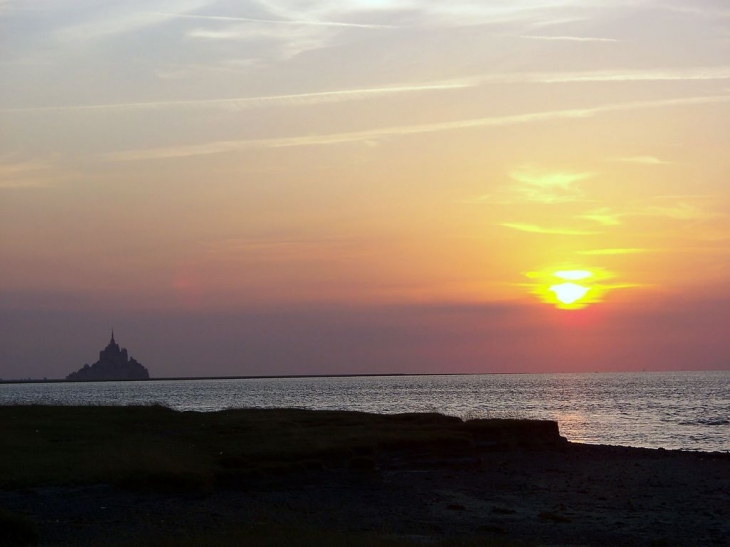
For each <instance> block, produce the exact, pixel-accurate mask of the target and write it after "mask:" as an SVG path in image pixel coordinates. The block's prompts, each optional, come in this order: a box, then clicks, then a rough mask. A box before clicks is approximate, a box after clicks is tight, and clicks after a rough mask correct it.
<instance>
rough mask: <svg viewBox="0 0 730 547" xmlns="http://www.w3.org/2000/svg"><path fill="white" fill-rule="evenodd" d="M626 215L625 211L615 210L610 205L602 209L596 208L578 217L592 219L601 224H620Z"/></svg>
mask: <svg viewBox="0 0 730 547" xmlns="http://www.w3.org/2000/svg"><path fill="white" fill-rule="evenodd" d="M624 216H625V215H624V214H623V213H618V212H615V211H613V210H612V209H610V208H608V207H601V208H600V209H594V210H592V211H588V212H587V213H584V214H582V215H579V216H578V218H583V219H586V220H591V221H593V222H597V223H598V224H601V225H602V226H619V225H621V224H622V220H621V219H622V218H623V217H624Z"/></svg>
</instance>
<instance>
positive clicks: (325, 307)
mask: <svg viewBox="0 0 730 547" xmlns="http://www.w3.org/2000/svg"><path fill="white" fill-rule="evenodd" d="M0 33H1V34H2V36H3V39H2V48H1V49H0V66H1V67H2V72H3V75H4V76H3V83H2V85H1V86H0V127H1V128H2V130H1V131H0V261H1V262H0V326H2V329H0V377H3V378H17V377H26V376H34V377H38V376H48V377H60V376H65V374H67V373H68V372H70V371H71V370H72V369H74V368H78V366H80V365H81V364H83V362H86V361H89V360H93V357H94V355H95V353H96V351H97V350H98V349H99V348H100V347H101V346H103V345H104V344H105V343H106V338H107V331H108V330H109V329H110V327H111V326H114V327H115V329H116V330H117V332H118V338H119V341H120V343H122V344H123V345H126V346H127V347H128V348H129V349H130V351H131V353H132V354H133V355H134V356H135V357H137V358H138V359H139V360H140V361H142V362H143V363H144V364H146V365H148V366H149V368H150V370H151V372H152V374H153V375H156V376H177V375H199V374H210V373H213V374H221V375H228V374H291V373H301V374H306V373H371V372H372V373H376V372H490V371H509V372H530V371H535V372H541V371H561V370H586V371H592V370H596V369H599V370H642V369H650V370H658V369H667V368H668V369H678V368H685V369H693V368H728V367H730V343H728V342H725V341H724V337H725V336H724V335H723V334H722V333H723V332H726V331H727V329H728V327H730V306H728V305H727V304H728V303H730V284H729V283H728V279H729V278H730V268H729V266H730V216H729V215H730V156H728V154H727V150H728V149H730V130H728V127H730V125H729V124H728V122H730V63H728V59H730V11H728V8H727V6H726V5H725V4H724V2H722V1H719V0H717V1H712V0H700V1H698V2H693V3H692V6H691V7H688V5H687V3H686V2H679V1H677V2H672V1H661V2H660V1H650V0H644V1H637V2H632V3H631V5H630V6H625V5H621V6H616V5H615V3H614V2H608V1H603V0H593V1H589V2H586V1H578V0H562V1H559V2H558V1H556V2H545V1H540V2H538V1H536V0H520V1H506V0H500V1H489V2H477V1H467V0H459V1H456V2H449V3H448V4H443V5H438V3H437V4H436V5H434V3H432V2H423V1H420V0H403V1H396V0H375V1H372V0H371V1H368V0H343V1H341V2H336V3H329V2H323V1H313V2H308V3H301V2H295V1H293V0H289V1H284V0H282V1H275V0H258V1H246V2H229V1H224V0H184V1H180V0H177V1H175V2H172V1H170V0H155V1H149V0H146V1H144V2H142V1H141V0H132V1H129V2H124V3H117V5H106V6H95V5H90V4H89V3H87V2H82V1H80V0H63V1H54V2H51V1H45V0H43V1H40V0H39V1H38V2H33V3H32V4H31V3H28V2H21V1H14V0H4V1H3V0H0ZM566 269H567V270H574V269H583V270H588V271H592V272H600V273H601V276H599V277H603V279H601V280H600V281H595V282H596V283H600V284H601V286H602V287H603V290H602V294H601V296H600V298H598V300H600V301H599V302H596V303H593V304H592V305H590V306H589V307H587V308H585V309H583V310H556V309H554V308H553V307H552V306H551V305H549V304H547V303H544V302H542V301H541V299H540V298H539V297H538V296H537V295H536V294H534V293H535V292H536V284H540V283H543V284H544V283H547V284H548V285H547V286H549V285H550V284H551V283H552V282H553V281H551V280H550V279H551V278H550V275H551V274H552V273H553V272H555V271H558V270H566ZM530 272H532V273H533V274H534V273H535V272H537V273H539V275H532V276H529V275H528V274H530Z"/></svg>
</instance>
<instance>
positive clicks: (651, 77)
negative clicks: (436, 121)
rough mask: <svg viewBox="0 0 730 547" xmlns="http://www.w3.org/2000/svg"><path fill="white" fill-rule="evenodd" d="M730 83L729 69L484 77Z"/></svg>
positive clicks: (487, 80) (494, 79)
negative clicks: (722, 81) (729, 80)
mask: <svg viewBox="0 0 730 547" xmlns="http://www.w3.org/2000/svg"><path fill="white" fill-rule="evenodd" d="M727 79H730V66H728V65H720V66H706V67H668V68H646V69H612V70H596V71H570V72H522V73H513V74H507V73H502V74H492V75H489V76H483V77H482V78H480V81H481V82H483V83H545V84H558V83H579V82H586V83H587V82H650V81H655V82H661V81H695V80H696V81H704V80H727Z"/></svg>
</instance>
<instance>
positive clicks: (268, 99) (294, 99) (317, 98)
mask: <svg viewBox="0 0 730 547" xmlns="http://www.w3.org/2000/svg"><path fill="white" fill-rule="evenodd" d="M474 85H475V82H474V81H472V80H468V79H463V80H441V81H435V82H424V83H413V84H398V85H393V86H384V87H370V88H363V89H342V90H336V91H320V92H315V93H295V94H290V95H270V96H262V97H234V98H230V99H198V100H187V101H150V102H136V103H112V104H96V105H78V106H41V107H31V108H7V109H2V110H0V112H3V113H23V112H64V111H92V112H93V111H108V110H112V111H113V110H162V109H223V110H229V111H238V110H247V109H251V108H263V107H267V106H302V105H317V104H324V103H339V102H344V101H359V100H366V99H371V98H375V97H386V96H390V95H400V94H403V93H414V92H422V91H442V90H447V89H464V88H468V87H473V86H474Z"/></svg>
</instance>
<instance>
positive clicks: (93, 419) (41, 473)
mask: <svg viewBox="0 0 730 547" xmlns="http://www.w3.org/2000/svg"><path fill="white" fill-rule="evenodd" d="M0 423H2V428H3V435H1V436H0V488H2V489H10V488H20V487H28V486H38V485H44V486H51V485H57V486H60V485H72V484H92V483H100V482H103V483H109V484H114V485H116V486H122V487H128V488H133V489H134V488H153V489H157V490H162V491H166V492H170V493H174V492H175V491H181V492H195V491H199V492H205V491H208V490H211V489H213V488H216V487H218V486H221V485H225V486H235V485H236V484H238V483H245V482H246V481H248V480H250V479H254V478H256V477H258V476H261V475H267V474H277V473H278V474H283V473H288V472H293V471H297V470H304V469H315V470H316V469H321V468H325V467H330V466H348V467H350V468H352V469H359V470H363V471H367V470H370V469H373V468H374V467H375V461H376V458H377V455H378V453H379V452H380V451H383V450H391V451H392V450H397V449H406V448H411V449H412V448H419V449H426V450H429V451H431V452H434V453H439V452H444V453H467V454H468V453H469V452H470V451H471V450H472V449H473V446H474V443H475V440H477V439H480V438H484V437H485V436H487V437H489V438H491V439H501V440H502V441H505V442H508V441H514V442H517V441H519V440H520V439H522V440H524V437H525V436H526V435H528V436H529V435H530V432H531V431H532V429H534V427H535V426H544V425H545V422H532V421H528V420H523V421H519V420H469V421H466V422H463V421H462V420H461V419H459V418H455V417H450V416H443V415H440V414H398V415H378V414H366V413H358V412H338V411H311V410H302V409H237V410H225V411H220V412H210V413H200V412H178V411H174V410H170V409H168V408H164V407H160V406H141V407H131V406H129V407H101V406H99V407H93V406H91V407H89V406H86V407H64V406H9V407H0ZM543 429H544V428H543ZM555 433H556V435H557V428H556V429H555Z"/></svg>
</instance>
